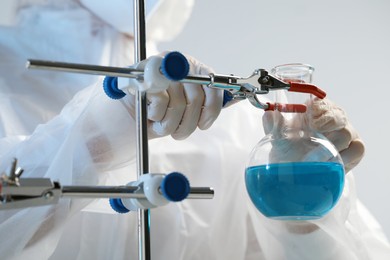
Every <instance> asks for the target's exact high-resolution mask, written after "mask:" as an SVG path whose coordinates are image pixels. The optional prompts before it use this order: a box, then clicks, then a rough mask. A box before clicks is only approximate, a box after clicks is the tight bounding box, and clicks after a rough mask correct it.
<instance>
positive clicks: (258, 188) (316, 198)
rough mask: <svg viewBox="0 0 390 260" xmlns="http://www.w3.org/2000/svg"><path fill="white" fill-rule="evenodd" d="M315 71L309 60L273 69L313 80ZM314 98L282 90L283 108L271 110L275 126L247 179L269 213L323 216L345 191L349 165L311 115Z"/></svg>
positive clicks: (278, 95) (293, 78)
mask: <svg viewBox="0 0 390 260" xmlns="http://www.w3.org/2000/svg"><path fill="white" fill-rule="evenodd" d="M313 71H314V69H313V68H312V67H311V66H309V65H305V64H286V65H280V66H277V67H275V68H273V69H272V70H271V74H273V75H274V76H276V77H278V78H280V79H282V80H283V81H285V82H290V83H291V82H300V83H311V79H312V74H313ZM302 98H304V99H306V100H304V99H302ZM313 98H316V97H313V96H311V95H309V94H302V93H291V92H288V91H286V90H278V91H275V101H276V103H275V104H276V105H278V106H279V107H280V109H279V111H277V110H276V111H272V112H265V113H271V114H267V116H270V118H272V120H270V121H271V122H272V123H273V127H269V133H268V134H266V136H265V137H264V138H263V139H262V140H260V142H259V143H258V144H257V145H256V146H255V147H254V149H253V150H252V152H251V154H250V157H249V162H248V164H247V168H246V170H245V183H246V188H247V191H248V194H249V196H250V198H251V200H252V202H253V204H254V205H255V206H256V208H257V209H258V210H259V211H260V212H261V213H262V214H263V215H265V216H266V217H269V218H273V219H280V220H310V219H318V218H321V217H323V216H324V215H326V214H327V213H328V212H329V211H330V210H331V209H332V208H333V207H334V206H335V205H336V203H337V201H338V199H339V198H340V196H341V193H342V191H343V187H344V166H343V162H342V159H341V157H340V155H339V153H338V151H337V149H336V148H335V147H334V145H333V144H332V143H331V142H330V141H329V140H328V139H327V138H326V137H325V136H324V135H322V134H320V133H318V132H317V131H315V130H313V129H312V128H311V127H310V125H309V124H308V123H307V121H306V120H305V118H307V116H309V115H310V114H309V113H311V111H310V109H309V106H306V105H305V104H308V103H307V102H310V100H311V99H313ZM291 101H292V103H291ZM302 106H303V107H304V108H305V109H302ZM283 107H288V109H286V110H287V111H286V110H285V109H283ZM306 107H307V109H306ZM305 110H306V111H305Z"/></svg>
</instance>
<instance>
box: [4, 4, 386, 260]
mask: <svg viewBox="0 0 390 260" xmlns="http://www.w3.org/2000/svg"><path fill="white" fill-rule="evenodd" d="M21 17H22V18H23V19H22V20H21V23H20V24H19V25H18V26H17V27H14V28H0V52H1V53H0V54H1V55H0V75H1V82H0V93H1V102H0V113H1V114H0V116H1V123H2V125H1V128H0V135H1V137H2V138H1V139H0V172H2V171H5V170H6V168H7V166H8V165H9V163H10V161H11V160H12V158H13V157H17V158H18V159H19V161H20V166H21V167H23V168H24V169H25V173H24V175H25V176H26V177H28V176H34V177H37V176H46V177H50V178H52V179H53V180H58V181H60V183H61V184H63V185H70V184H75V185H77V184H88V185H96V184H107V185H110V184H113V185H116V184H117V185H122V184H125V183H127V182H129V181H131V180H134V179H135V178H136V174H135V166H134V164H135V163H134V157H135V147H134V131H133V129H134V121H133V120H132V117H131V115H130V113H129V111H128V110H127V109H126V107H125V106H124V105H123V103H122V102H120V101H115V100H110V99H108V98H107V97H106V96H105V95H104V94H103V92H102V89H101V82H97V81H98V79H97V78H96V77H93V76H81V75H74V74H65V73H53V72H43V71H27V70H25V69H24V62H25V60H26V59H27V58H41V59H52V60H66V61H73V62H83V63H95V64H104V65H107V64H112V65H116V66H124V65H125V64H126V65H128V64H131V62H130V61H129V58H130V57H125V56H124V54H129V53H131V51H129V50H128V48H130V46H131V44H130V40H129V39H128V38H126V37H124V36H122V35H120V34H118V33H117V32H115V31H113V30H112V27H111V26H108V25H106V24H104V23H102V22H101V20H98V19H96V18H95V17H94V16H93V15H91V14H90V13H89V12H87V11H85V10H83V9H80V8H76V7H75V8H73V7H72V8H68V9H66V10H62V9H57V8H48V7H36V8H35V7H34V8H31V9H30V8H29V9H24V11H23V13H22V14H21ZM52 21H57V22H58V21H61V26H59V25H58V23H53V22H52ZM60 29H61V30H60ZM64 31H66V32H67V33H68V35H66V34H64V33H63V32H64ZM70 32H72V35H71V34H70ZM37 33H40V34H39V36H40V37H37V35H36V34H37ZM70 36H72V37H70ZM32 39H34V40H32ZM86 43H88V46H87V48H84V46H85V45H86ZM129 56H130V55H129ZM96 82H97V83H96ZM88 85H89V87H87V86H88ZM57 114H59V115H57ZM261 116H262V112H261V111H260V110H258V109H256V108H254V107H252V106H251V105H250V104H249V102H241V103H238V104H236V105H233V106H231V107H229V108H226V109H224V110H223V111H222V112H221V115H220V116H219V117H218V119H217V120H216V122H215V124H214V125H213V126H212V127H211V128H210V129H208V130H207V131H199V130H197V131H195V133H194V134H193V135H191V136H190V137H189V138H188V139H186V140H183V141H180V142H178V141H175V140H173V139H172V138H171V137H165V138H160V139H154V140H152V141H151V142H150V162H151V172H156V173H167V172H171V171H181V172H183V173H184V174H186V175H187V176H188V177H189V179H190V181H191V184H192V185H193V186H213V187H214V188H215V190H216V195H215V198H214V199H213V200H209V201H207V200H187V201H184V202H182V203H176V204H169V205H167V206H164V207H161V208H157V209H153V210H152V257H153V259H161V260H164V259H185V260H188V259H190V260H192V259H223V260H226V259H232V260H240V259H243V260H244V259H270V260H274V259H389V252H390V251H389V245H388V243H387V240H386V238H385V237H384V236H383V234H382V232H381V230H380V227H379V226H378V224H377V223H376V221H375V220H374V219H373V218H372V217H371V216H370V214H369V213H368V212H367V211H366V210H365V209H364V207H363V206H362V205H361V204H360V203H359V202H358V200H357V199H356V197H355V196H356V195H355V189H354V185H353V175H352V173H350V174H349V176H348V178H347V183H348V185H347V189H346V190H345V192H344V194H343V198H342V199H341V200H340V202H339V204H338V206H337V207H336V209H335V210H334V211H333V212H331V213H330V214H329V215H328V216H327V217H326V218H324V219H322V220H319V221H316V222H315V224H316V225H318V226H319V227H320V228H319V229H315V230H310V226H308V228H309V231H307V233H305V230H306V228H305V227H303V228H302V227H301V228H298V229H296V228H294V227H293V226H294V223H289V225H286V223H285V222H278V221H272V220H269V219H266V218H264V217H263V216H262V215H260V213H258V212H257V211H256V210H255V209H254V207H253V206H252V204H251V203H250V200H249V198H248V196H247V194H246V190H245V186H244V178H243V174H244V172H243V171H244V167H245V163H246V158H247V156H248V154H249V152H250V149H251V147H253V146H254V144H255V142H257V141H258V140H260V138H261V137H262V136H263V135H264V133H263V130H262V125H261ZM39 124H40V125H39ZM242 133H245V134H242ZM90 202H91V201H90V200H86V199H80V200H77V199H74V200H71V201H70V200H67V199H62V200H61V202H60V203H59V204H57V205H55V206H45V207H37V208H27V209H23V210H11V211H0V236H1V237H2V238H3V239H2V242H1V243H0V255H1V258H2V259H33V260H34V259H56V260H57V259H83V260H85V259H87V260H88V259H94V260H95V259H136V255H137V239H136V214H125V215H121V214H114V213H111V214H110V213H106V212H108V211H107V210H106V205H107V200H99V201H98V202H95V203H94V204H93V205H89V207H88V208H86V205H88V204H89V203H90ZM82 209H83V210H82Z"/></svg>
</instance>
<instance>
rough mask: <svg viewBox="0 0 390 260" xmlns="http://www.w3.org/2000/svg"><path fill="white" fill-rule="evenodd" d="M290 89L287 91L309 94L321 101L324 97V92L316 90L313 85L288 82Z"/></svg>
mask: <svg viewBox="0 0 390 260" xmlns="http://www.w3.org/2000/svg"><path fill="white" fill-rule="evenodd" d="M289 84H290V88H289V89H288V91H291V92H301V93H309V94H313V95H314V96H316V97H318V98H320V99H323V98H325V97H326V93H325V91H323V90H322V89H320V88H318V87H317V86H315V85H312V84H308V83H299V82H289Z"/></svg>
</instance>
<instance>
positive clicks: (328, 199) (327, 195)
mask: <svg viewBox="0 0 390 260" xmlns="http://www.w3.org/2000/svg"><path fill="white" fill-rule="evenodd" d="M245 182H246V187H247V191H248V193H249V196H250V198H251V200H252V202H253V203H254V204H255V206H256V207H257V209H258V210H259V211H260V212H262V213H263V214H264V215H265V216H267V217H269V218H275V219H282V220H308V219H317V218H320V217H322V216H324V215H325V214H326V213H328V212H329V211H330V210H331V209H332V208H333V207H334V205H335V204H336V203H337V201H338V199H339V198H340V196H341V193H342V191H343V187H344V168H343V165H341V164H340V163H335V162H290V163H275V164H268V165H259V166H252V167H249V168H247V169H246V173H245Z"/></svg>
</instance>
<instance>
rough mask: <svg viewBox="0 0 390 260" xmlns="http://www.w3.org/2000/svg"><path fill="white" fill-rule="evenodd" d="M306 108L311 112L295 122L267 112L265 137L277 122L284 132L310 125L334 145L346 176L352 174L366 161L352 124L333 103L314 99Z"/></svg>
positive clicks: (264, 118)
mask: <svg viewBox="0 0 390 260" xmlns="http://www.w3.org/2000/svg"><path fill="white" fill-rule="evenodd" d="M306 105H307V111H308V112H307V113H304V114H299V115H298V116H296V117H294V118H293V120H291V121H287V120H284V119H283V116H282V115H281V114H280V112H277V111H267V112H265V114H264V116H263V127H264V131H265V133H266V134H268V133H270V132H271V131H272V130H273V127H274V122H275V120H278V122H277V124H276V126H277V127H278V128H280V129H281V128H283V127H288V124H291V125H292V126H297V125H303V126H305V125H306V126H307V125H308V126H309V127H311V129H313V130H316V131H318V132H320V133H321V134H323V135H324V136H325V137H327V138H328V139H329V141H331V142H332V143H333V145H334V146H335V147H336V149H337V150H338V152H339V153H340V155H341V158H342V160H343V162H344V167H345V172H346V173H347V172H349V171H350V170H352V169H353V168H354V167H355V166H356V165H357V164H358V163H359V162H360V161H361V159H362V158H363V155H364V144H363V142H362V140H361V139H360V138H359V135H358V133H357V132H356V130H355V129H354V128H353V127H352V125H351V124H350V122H349V121H348V119H347V116H346V114H345V112H344V111H343V110H342V109H341V108H340V107H338V106H337V105H336V104H334V103H333V102H332V101H330V100H329V99H318V98H314V99H312V100H310V101H308V102H307V104H306ZM279 152H280V151H279ZM301 152H302V151H301ZM305 152H307V151H305ZM295 153H297V151H295ZM298 153H299V151H298Z"/></svg>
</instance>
